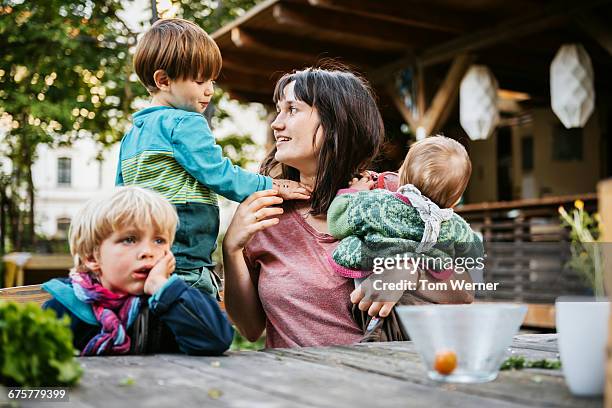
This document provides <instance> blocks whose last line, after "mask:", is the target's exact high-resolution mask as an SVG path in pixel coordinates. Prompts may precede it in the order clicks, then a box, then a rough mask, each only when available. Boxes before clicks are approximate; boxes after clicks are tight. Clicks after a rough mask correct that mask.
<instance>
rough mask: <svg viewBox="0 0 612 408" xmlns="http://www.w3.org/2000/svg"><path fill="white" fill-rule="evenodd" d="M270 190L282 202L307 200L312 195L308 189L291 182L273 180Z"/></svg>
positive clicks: (300, 184)
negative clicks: (276, 192)
mask: <svg viewBox="0 0 612 408" xmlns="http://www.w3.org/2000/svg"><path fill="white" fill-rule="evenodd" d="M272 188H273V189H274V190H276V191H278V195H279V196H280V197H281V198H282V199H283V200H308V199H309V198H310V193H312V189H311V188H310V187H308V186H306V185H304V184H302V183H298V182H297V181H293V180H285V179H275V180H273V181H272Z"/></svg>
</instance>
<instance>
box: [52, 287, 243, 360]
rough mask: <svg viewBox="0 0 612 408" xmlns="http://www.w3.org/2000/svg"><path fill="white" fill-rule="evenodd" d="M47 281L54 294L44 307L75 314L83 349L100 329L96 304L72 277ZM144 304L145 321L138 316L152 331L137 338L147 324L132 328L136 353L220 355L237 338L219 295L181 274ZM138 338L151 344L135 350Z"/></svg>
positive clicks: (78, 340)
mask: <svg viewBox="0 0 612 408" xmlns="http://www.w3.org/2000/svg"><path fill="white" fill-rule="evenodd" d="M42 287H43V289H44V290H46V291H47V292H49V293H50V294H51V295H52V296H53V298H52V299H50V300H48V301H47V302H45V304H44V305H43V308H45V309H53V310H55V311H56V313H57V315H58V317H62V316H63V315H65V314H67V315H68V316H70V319H71V325H70V328H71V329H72V333H73V344H74V346H75V347H76V348H77V349H79V350H83V349H84V348H85V346H86V345H87V343H88V342H89V340H91V339H92V338H93V337H94V336H95V335H96V334H98V333H99V332H100V324H99V322H98V321H97V320H96V317H95V315H94V313H93V310H92V308H91V305H90V304H87V303H84V302H82V301H81V300H79V299H78V298H77V297H76V295H75V294H74V290H73V288H72V282H71V280H70V279H69V278H61V279H52V280H50V281H48V282H46V283H45V284H43V286H42ZM143 299H146V298H143ZM141 305H142V306H141V311H140V315H139V318H140V317H141V316H142V315H143V314H146V316H147V318H146V319H144V320H145V321H144V322H141V321H142V319H136V321H137V322H141V323H142V324H141V325H140V326H144V327H146V330H144V332H145V333H147V335H146V336H145V337H146V338H144V339H139V341H136V339H135V333H134V332H139V333H141V332H142V328H141V327H140V328H139V329H135V328H134V327H128V328H127V332H128V335H130V338H131V340H132V349H131V350H130V353H131V354H134V353H141V352H146V353H160V352H178V351H180V352H182V353H185V354H194V355H219V354H222V353H223V352H224V351H226V350H227V349H228V348H229V346H230V345H231V343H232V340H233V334H234V332H233V329H232V326H231V325H230V323H229V322H228V320H227V317H226V316H225V314H224V313H223V312H222V311H221V309H220V308H219V305H218V304H217V302H216V300H215V299H213V298H212V297H211V296H208V295H205V294H202V293H201V292H200V291H199V290H197V289H194V288H191V287H189V286H188V285H187V284H186V283H185V282H183V281H182V280H181V279H179V278H178V276H176V275H173V276H172V277H170V279H169V280H168V282H166V284H165V285H164V286H163V287H162V288H160V290H158V291H157V292H156V293H155V294H154V295H153V296H151V297H150V298H149V300H148V302H141ZM135 325H136V324H133V325H132V326H135ZM138 342H142V343H143V344H144V345H145V346H144V347H141V348H140V349H139V350H135V346H137V343H138Z"/></svg>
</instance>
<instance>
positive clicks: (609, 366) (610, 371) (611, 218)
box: [597, 179, 612, 408]
mask: <svg viewBox="0 0 612 408" xmlns="http://www.w3.org/2000/svg"><path fill="white" fill-rule="evenodd" d="M597 190H598V199H599V211H598V212H599V216H600V217H601V224H600V226H601V239H600V241H601V242H603V244H602V252H603V258H604V282H605V287H606V292H607V294H608V296H609V295H610V294H612V254H611V253H610V252H611V251H610V247H612V179H608V180H604V181H601V182H599V184H598V185H597ZM604 395H605V399H604V406H605V407H606V408H612V313H610V322H609V323H608V347H607V363H606V385H605V389H604Z"/></svg>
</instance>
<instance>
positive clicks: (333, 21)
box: [273, 3, 449, 51]
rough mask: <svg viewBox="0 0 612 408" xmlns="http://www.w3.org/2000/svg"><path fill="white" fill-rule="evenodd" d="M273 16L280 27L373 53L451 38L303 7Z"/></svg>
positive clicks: (279, 7)
mask: <svg viewBox="0 0 612 408" xmlns="http://www.w3.org/2000/svg"><path fill="white" fill-rule="evenodd" d="M273 16H274V18H275V20H276V22H277V23H278V24H281V25H286V26H290V27H292V29H297V28H298V27H299V28H302V29H304V30H307V32H306V34H307V35H312V36H315V37H319V38H325V39H327V40H328V41H333V42H337V43H341V44H342V43H344V44H359V47H360V48H365V49H371V50H389V51H398V50H402V49H404V50H405V49H406V48H407V47H410V46H411V45H413V44H428V43H435V42H436V41H440V40H444V39H448V38H449V35H448V34H445V33H440V32H437V31H433V30H429V31H428V30H424V29H422V28H419V29H415V28H411V27H408V26H405V25H402V24H398V23H392V22H387V23H384V24H381V22H380V21H379V20H376V19H372V18H368V17H363V16H359V15H354V16H352V17H351V18H347V16H346V14H345V13H342V12H338V11H334V10H321V9H318V8H314V7H310V6H308V5H300V4H293V3H289V4H285V3H281V4H276V5H275V6H274V7H273Z"/></svg>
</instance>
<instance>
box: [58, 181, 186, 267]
mask: <svg viewBox="0 0 612 408" xmlns="http://www.w3.org/2000/svg"><path fill="white" fill-rule="evenodd" d="M177 224H178V216H177V215H176V210H175V209H174V206H173V205H172V204H170V202H169V201H168V200H166V199H165V198H164V197H162V196H161V195H159V194H158V193H156V192H154V191H151V190H147V189H144V188H141V187H136V186H129V187H117V188H116V189H115V191H114V192H113V194H111V195H110V196H108V195H106V196H100V197H97V198H94V199H91V200H89V201H88V202H87V203H86V204H85V206H84V207H83V208H81V210H80V211H79V213H78V214H77V215H76V217H75V218H74V220H73V221H72V223H71V224H70V232H69V236H70V253H71V254H72V257H73V258H74V260H75V261H74V264H75V265H74V266H75V268H76V269H77V270H78V271H83V268H84V262H83V261H84V260H85V259H87V258H88V257H90V256H93V255H94V254H95V253H96V251H97V250H98V249H99V248H100V245H101V244H102V241H104V240H105V239H107V238H108V237H109V236H111V234H112V233H113V232H114V231H117V230H120V229H122V228H126V227H131V226H133V227H136V228H142V227H143V226H146V225H153V228H154V229H155V231H156V232H158V233H165V234H168V237H169V240H170V241H169V243H170V245H172V242H173V241H174V234H175V232H176V226H177Z"/></svg>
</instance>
